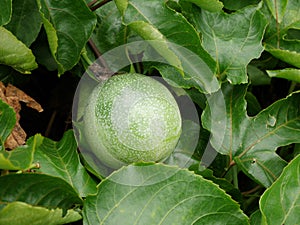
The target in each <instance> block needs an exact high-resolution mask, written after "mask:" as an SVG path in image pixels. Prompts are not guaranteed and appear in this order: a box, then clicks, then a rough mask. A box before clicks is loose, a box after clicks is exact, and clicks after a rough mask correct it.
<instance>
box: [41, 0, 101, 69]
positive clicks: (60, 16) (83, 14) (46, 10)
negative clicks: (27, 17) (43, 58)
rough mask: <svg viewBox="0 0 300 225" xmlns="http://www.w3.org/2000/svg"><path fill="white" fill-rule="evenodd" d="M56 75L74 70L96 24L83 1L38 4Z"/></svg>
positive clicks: (51, 1) (42, 2)
mask: <svg viewBox="0 0 300 225" xmlns="http://www.w3.org/2000/svg"><path fill="white" fill-rule="evenodd" d="M38 4H39V8H40V12H41V15H42V18H43V23H44V27H45V29H46V32H47V36H48V41H49V45H50V49H51V52H52V55H53V56H54V58H55V60H56V62H57V64H58V72H59V74H63V73H64V72H65V71H67V70H70V69H71V68H73V67H74V66H75V65H76V64H77V63H78V61H79V57H80V54H81V51H82V49H83V47H84V46H85V44H86V43H87V41H88V39H89V37H90V35H91V33H92V30H93V29H94V27H95V24H96V17H95V15H94V14H93V13H92V12H91V11H90V10H89V9H88V7H87V5H86V4H85V2H84V1H82V0H79V1H71V0H67V1H55V0H38Z"/></svg>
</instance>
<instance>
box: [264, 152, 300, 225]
mask: <svg viewBox="0 0 300 225" xmlns="http://www.w3.org/2000/svg"><path fill="white" fill-rule="evenodd" d="M299 177H300V155H298V156H297V157H296V158H295V159H293V160H292V161H291V162H290V163H289V165H288V166H287V167H286V168H284V170H283V172H282V174H281V175H280V177H279V178H278V179H277V180H276V181H275V182H274V184H273V185H272V186H271V187H270V188H268V189H267V190H266V191H265V192H264V194H263V195H262V196H261V199H260V210H261V212H262V220H263V223H262V224H270V225H277V224H278V225H281V224H300V217H299V210H300V180H299Z"/></svg>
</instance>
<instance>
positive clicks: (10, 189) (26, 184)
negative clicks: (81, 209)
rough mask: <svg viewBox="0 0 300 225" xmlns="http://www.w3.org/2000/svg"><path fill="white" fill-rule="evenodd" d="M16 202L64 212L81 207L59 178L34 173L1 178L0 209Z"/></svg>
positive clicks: (78, 200)
mask: <svg viewBox="0 0 300 225" xmlns="http://www.w3.org/2000/svg"><path fill="white" fill-rule="evenodd" d="M16 201H19V202H24V203H27V204H29V205H32V206H41V207H44V208H47V209H56V208H60V209H62V210H63V211H64V212H66V210H68V209H71V208H74V206H76V205H77V206H78V205H82V200H81V199H80V198H79V196H78V195H77V193H76V191H75V190H74V189H73V188H72V187H71V186H70V185H69V184H68V183H67V182H65V181H64V180H62V179H60V178H57V177H52V176H48V175H44V174H35V173H28V174H11V175H5V176H1V177H0V208H3V207H4V206H6V205H8V204H9V203H12V202H16Z"/></svg>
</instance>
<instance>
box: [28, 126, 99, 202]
mask: <svg viewBox="0 0 300 225" xmlns="http://www.w3.org/2000/svg"><path fill="white" fill-rule="evenodd" d="M34 161H35V162H38V163H39V164H40V169H39V171H40V172H42V173H44V174H49V175H52V176H57V177H60V178H62V179H64V180H65V181H66V182H68V183H69V184H70V185H71V186H72V187H73V188H74V189H75V190H77V191H78V193H79V194H80V196H83V197H85V196H86V195H87V194H92V193H95V192H96V182H95V181H94V180H93V179H92V178H91V177H90V175H89V174H88V173H87V171H86V170H85V168H84V167H83V166H82V165H81V163H80V160H79V155H78V153H77V144H76V141H75V138H74V134H73V132H72V131H71V130H70V131H67V132H66V133H65V134H64V136H63V138H62V139H61V140H60V141H59V142H55V141H52V140H51V139H48V138H44V140H43V143H42V144H41V145H40V146H39V147H38V150H37V151H36V152H35V154H34Z"/></svg>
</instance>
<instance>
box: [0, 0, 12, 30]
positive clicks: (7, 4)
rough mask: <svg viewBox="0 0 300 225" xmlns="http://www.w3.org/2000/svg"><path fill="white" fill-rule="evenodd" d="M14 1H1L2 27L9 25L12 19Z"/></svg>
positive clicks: (0, 21) (0, 17) (0, 24)
mask: <svg viewBox="0 0 300 225" xmlns="http://www.w3.org/2000/svg"><path fill="white" fill-rule="evenodd" d="M11 8H12V0H2V1H0V10H1V13H0V26H2V25H5V24H7V23H8V22H9V21H10V19H11V11H12V9H11Z"/></svg>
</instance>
